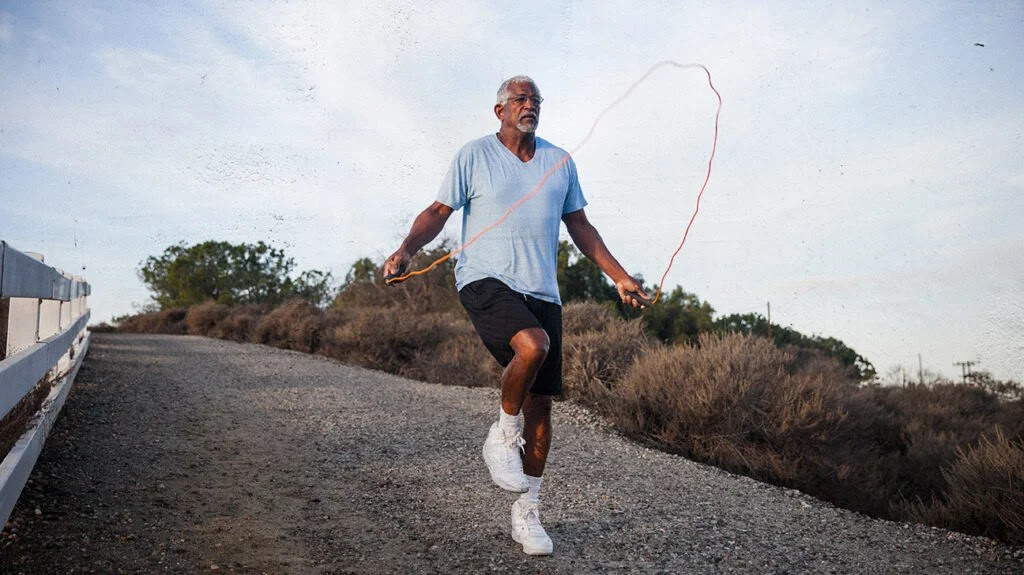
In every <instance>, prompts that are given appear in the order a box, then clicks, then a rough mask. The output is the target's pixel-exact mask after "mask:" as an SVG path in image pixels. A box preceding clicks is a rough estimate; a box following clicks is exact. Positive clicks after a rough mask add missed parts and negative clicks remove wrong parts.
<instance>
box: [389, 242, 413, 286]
mask: <svg viewBox="0 0 1024 575" xmlns="http://www.w3.org/2000/svg"><path fill="white" fill-rule="evenodd" d="M410 260H412V256H411V255H410V254H408V253H406V252H405V251H402V250H398V251H396V252H395V253H393V254H391V255H390V256H388V259H386V260H384V279H385V281H387V278H388V277H392V276H401V275H403V274H405V270H406V268H407V267H408V266H409V261H410Z"/></svg>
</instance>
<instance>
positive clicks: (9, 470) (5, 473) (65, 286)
mask: <svg viewBox="0 0 1024 575" xmlns="http://www.w3.org/2000/svg"><path fill="white" fill-rule="evenodd" d="M42 259H43V258H42V256H40V255H38V254H26V253H22V252H19V251H18V250H16V249H14V248H12V247H11V246H9V245H7V242H0V418H3V417H6V416H7V415H8V414H10V413H11V411H12V410H13V409H14V408H15V407H16V406H17V405H18V403H19V402H20V401H21V400H22V399H23V398H25V397H26V396H28V395H30V394H31V392H33V390H34V389H35V388H36V385H37V384H40V383H41V382H46V383H48V384H50V385H51V387H50V390H49V394H48V395H47V397H46V398H45V399H44V400H43V403H42V407H41V408H40V410H39V412H38V413H36V414H35V415H34V416H33V417H32V418H31V420H29V422H28V425H27V428H26V430H25V432H24V433H23V434H22V435H21V437H20V438H19V439H18V440H17V442H16V443H15V444H14V446H13V447H11V450H10V451H9V452H8V453H7V455H6V457H4V459H3V461H2V462H0V525H3V524H6V523H7V518H8V517H9V516H10V514H11V510H12V509H14V504H15V503H17V501H18V497H19V496H20V495H21V491H22V489H23V488H24V487H25V483H26V482H27V481H28V477H29V475H30V474H31V472H32V467H33V466H34V465H35V463H36V460H37V459H38V458H39V454H40V452H42V450H43V442H44V441H46V435H47V434H48V433H49V431H50V428H51V427H52V426H53V422H54V421H55V420H56V419H57V414H58V413H59V412H60V409H61V407H63V405H64V399H65V398H66V397H67V394H68V390H69V389H70V388H71V383H72V381H74V379H75V375H77V374H78V368H79V367H80V366H81V365H82V359H83V358H84V357H85V354H86V351H87V350H88V348H89V332H88V330H86V327H85V326H86V324H87V323H88V321H89V308H88V305H87V303H86V297H87V296H88V295H89V293H90V287H89V284H88V283H86V282H85V281H84V280H83V279H82V278H80V277H77V276H68V275H66V274H64V273H63V272H60V271H58V270H56V269H54V268H52V267H50V266H48V265H46V264H44V263H43V262H42ZM0 457H3V454H2V453H0Z"/></svg>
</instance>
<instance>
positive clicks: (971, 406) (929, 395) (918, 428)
mask: <svg viewBox="0 0 1024 575" xmlns="http://www.w3.org/2000/svg"><path fill="white" fill-rule="evenodd" d="M871 393H872V394H873V397H874V401H875V402H876V403H877V404H878V405H879V406H880V407H881V408H882V409H883V410H885V411H886V412H887V413H889V414H891V417H892V419H893V420H895V421H897V422H898V425H899V430H898V434H899V442H900V443H901V444H902V445H903V448H902V451H903V452H902V454H901V459H902V465H901V466H900V469H899V476H898V478H897V481H898V482H899V483H900V487H899V491H900V494H901V495H902V498H903V499H908V500H911V501H930V500H932V499H934V498H937V497H940V496H941V494H942V493H943V492H944V491H945V490H946V485H947V482H946V479H945V478H944V477H943V471H942V470H943V469H944V468H946V467H948V466H949V465H951V464H952V463H953V462H955V461H956V460H957V458H958V455H957V453H958V450H960V449H965V448H968V447H970V446H972V445H977V444H978V443H979V442H980V441H981V440H982V438H983V437H984V436H985V435H987V434H991V433H992V432H993V431H994V430H996V429H1002V430H1003V431H1005V432H1006V433H1007V434H1008V435H1009V436H1010V437H1021V436H1024V402H1021V401H1012V402H1007V401H1001V400H1000V399H999V398H998V397H996V396H995V395H993V394H990V393H987V392H986V391H985V390H983V389H981V388H979V387H975V386H965V385H953V384H945V385H935V386H931V387H924V386H919V385H914V386H910V387H884V388H877V389H873V390H871ZM897 505H901V504H900V503H897ZM896 512H897V513H900V514H902V512H900V511H896ZM898 516H901V515H898Z"/></svg>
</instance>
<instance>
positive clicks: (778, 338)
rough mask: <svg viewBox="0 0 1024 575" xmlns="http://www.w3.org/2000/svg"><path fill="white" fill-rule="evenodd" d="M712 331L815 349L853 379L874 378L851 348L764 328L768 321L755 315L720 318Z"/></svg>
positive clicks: (787, 330) (868, 364) (867, 363)
mask: <svg viewBox="0 0 1024 575" xmlns="http://www.w3.org/2000/svg"><path fill="white" fill-rule="evenodd" d="M713 329H714V330H716V331H723V332H738V333H751V334H754V335H760V336H763V337H769V334H771V339H772V341H773V342H775V345H777V346H779V347H782V346H786V345H792V346H796V347H801V348H807V349H817V350H820V351H822V352H823V353H825V355H827V356H829V357H832V358H835V359H836V360H838V361H839V362H840V363H842V364H843V365H844V366H846V367H848V368H850V370H851V371H854V372H856V373H855V375H856V377H859V378H860V379H861V380H862V381H866V380H869V379H872V378H873V377H875V375H876V372H875V366H873V365H871V362H870V361H868V360H867V359H865V358H864V356H862V355H860V354H859V353H857V352H856V351H854V350H853V349H852V348H850V347H849V346H847V345H846V344H845V343H843V342H842V341H840V340H838V339H836V338H834V337H821V336H817V335H814V336H810V337H808V336H806V335H804V334H802V333H800V332H798V331H797V330H795V329H793V328H789V327H782V326H780V325H776V324H774V323H773V324H771V325H769V324H768V320H767V319H765V317H764V316H763V315H761V314H759V313H745V314H731V315H727V316H724V317H720V318H718V319H717V320H715V322H714V327H713Z"/></svg>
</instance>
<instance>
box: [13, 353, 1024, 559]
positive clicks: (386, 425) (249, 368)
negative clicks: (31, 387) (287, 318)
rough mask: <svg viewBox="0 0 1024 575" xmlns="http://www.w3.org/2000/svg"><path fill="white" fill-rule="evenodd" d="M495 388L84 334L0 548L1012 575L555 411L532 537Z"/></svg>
mask: <svg viewBox="0 0 1024 575" xmlns="http://www.w3.org/2000/svg"><path fill="white" fill-rule="evenodd" d="M497 405H498V403H497V391H496V390H494V389H467V388H458V387H444V386H440V385H433V384H424V383H418V382H414V381H409V380H404V379H401V378H398V377H394V376H391V375H387V374H383V373H378V372H373V371H368V370H364V369H359V368H353V367H348V366H345V365H341V364H339V363H336V362H334V361H331V360H327V359H324V358H320V357H316V356H310V355H303V354H299V353H295V352H290V351H281V350H277V349H272V348H268V347H263V346H257V345H249V344H235V343H230V342H225V341H218V340H211V339H203V338H196V337H176V336H147V335H114V334H96V335H95V336H94V339H93V344H92V347H91V349H90V351H89V357H88V358H87V359H86V361H85V365H84V367H83V369H82V372H81V373H80V375H79V376H78V380H77V381H76V383H75V388H74V389H73V391H72V393H71V396H70V398H69V400H68V403H67V405H66V406H65V408H64V412H62V414H61V416H60V418H59V420H58V422H57V425H56V427H55V428H54V431H53V433H52V435H51V436H50V439H49V440H48V442H47V445H46V449H45V450H44V452H43V455H42V457H41V459H40V462H39V464H38V465H37V467H36V470H35V472H34V475H33V477H32V480H31V483H30V485H29V486H28V487H27V488H26V491H25V493H24V494H23V496H22V499H21V501H20V503H19V504H18V507H17V508H16V510H15V512H14V514H13V515H12V520H11V521H10V522H9V523H8V525H7V527H6V529H5V531H4V533H3V535H2V536H0V545H2V554H0V571H2V572H4V573H8V572H9V573H19V572H21V573H56V572H90V571H93V572H99V573H116V572H119V571H123V572H144V573H160V572H171V573H198V572H210V571H214V572H225V573H232V572H237V573H259V572H266V573H483V572H497V573H507V572H522V573H527V572H530V573H537V572H544V573H658V572H668V573H722V572H736V573H784V572H789V573H812V572H813V573H818V572H839V573H957V574H959V573H1013V572H1021V567H1022V564H1021V563H1020V561H1019V560H1014V559H1012V558H1010V556H1011V555H1012V552H1013V550H1012V549H1010V548H1007V547H1004V546H1000V545H997V544H994V543H992V542H990V541H988V540H985V539H978V538H971V537H967V536H963V535H959V534H951V533H949V532H946V531H942V530H938V529H931V528H927V527H921V526H908V525H903V524H897V523H889V522H883V521H876V520H872V519H869V518H866V517H863V516H860V515H857V514H854V513H851V512H847V511H843V510H839V509H835V508H833V507H830V506H828V505H826V504H823V503H820V502H818V501H816V500H814V499H811V498H809V497H806V496H804V495H801V494H799V493H795V492H793V491H787V490H784V489H780V488H777V487H772V486H769V485H765V484H761V483H757V482H755V481H752V480H750V479H746V478H742V477H736V476H733V475H729V474H727V473H724V472H722V471H719V470H717V469H714V468H711V467H707V466H703V465H699V464H695V463H692V462H690V461H687V460H686V459H683V458H681V457H675V456H671V455H667V454H663V453H659V452H656V451H652V450H649V449H646V448H643V447H640V446H637V445H635V444H633V443H631V442H629V441H627V440H625V439H622V438H621V437H618V436H616V435H614V434H613V433H611V432H609V431H608V430H607V429H606V428H604V427H603V426H602V425H601V424H600V423H598V422H596V420H595V418H593V417H592V416H590V415H589V414H588V413H587V412H586V411H585V410H583V409H581V408H579V407H577V406H574V405H571V404H568V403H559V404H557V405H556V410H555V411H556V415H555V419H556V421H555V423H556V440H555V447H554V450H553V452H552V456H551V460H550V463H549V471H548V473H547V476H546V479H545V487H544V507H543V508H542V514H543V518H544V520H545V525H546V526H547V528H548V531H549V533H550V534H551V536H552V538H553V539H554V541H555V552H556V554H555V556H553V557H549V558H530V557H526V556H524V555H523V554H522V552H521V551H520V549H519V546H518V545H516V544H515V543H513V542H512V540H511V538H510V537H509V536H508V534H507V529H508V527H507V522H508V515H507V514H508V510H509V506H510V505H511V503H512V500H513V496H512V495H510V494H506V493H505V492H502V491H499V490H498V489H497V488H495V487H493V486H492V485H491V484H490V481H489V480H488V477H487V474H486V471H485V470H484V467H483V463H482V462H481V460H480V457H479V448H480V444H481V442H482V440H483V437H484V434H485V432H486V429H487V426H488V424H489V423H490V421H491V419H492V417H493V416H494V415H495V410H496V409H497Z"/></svg>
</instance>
